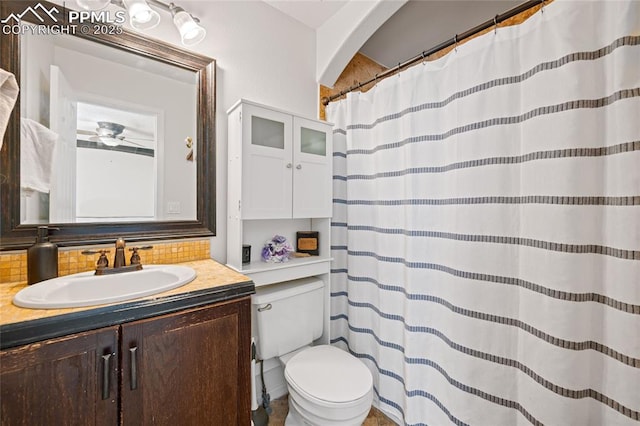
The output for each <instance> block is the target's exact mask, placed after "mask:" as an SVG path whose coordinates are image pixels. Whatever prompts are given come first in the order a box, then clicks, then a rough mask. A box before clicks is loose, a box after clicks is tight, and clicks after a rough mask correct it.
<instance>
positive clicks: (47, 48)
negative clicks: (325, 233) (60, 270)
mask: <svg viewBox="0 0 640 426" xmlns="http://www.w3.org/2000/svg"><path fill="white" fill-rule="evenodd" d="M29 7H32V8H36V7H39V8H41V9H42V10H45V9H46V10H49V11H52V10H53V9H54V8H55V9H56V11H57V12H58V13H57V14H54V15H53V16H49V17H47V16H46V15H45V14H44V13H40V15H42V16H44V17H45V20H46V22H44V23H43V22H41V20H42V18H41V17H40V16H38V17H37V18H36V17H35V14H33V13H28V12H27V11H28V8H29ZM34 10H36V9H34ZM25 12H27V13H25ZM12 14H13V15H12ZM18 15H20V16H22V19H21V20H20V21H17V20H16V22H19V25H17V24H16V25H15V26H14V29H13V30H11V31H5V30H3V31H2V34H1V35H0V55H1V57H2V68H3V69H5V70H6V71H9V72H11V73H13V74H14V75H15V76H16V80H17V82H18V85H19V86H20V95H19V98H18V101H17V102H16V105H15V107H14V109H13V112H12V114H11V116H10V120H9V124H8V127H7V130H6V132H5V136H4V140H3V144H2V148H1V149H0V210H1V213H2V216H1V219H0V250H11V249H21V248H26V247H28V246H29V245H31V244H32V243H33V242H34V240H35V237H36V230H37V227H38V226H39V225H43V224H46V225H50V226H51V227H54V228H57V229H56V230H55V231H53V232H52V234H51V240H52V241H54V242H56V243H57V244H59V245H61V246H71V245H84V244H97V243H105V242H112V241H114V240H115V239H116V238H118V237H123V238H125V239H126V240H129V241H145V240H154V239H170V238H183V237H203V236H212V235H215V205H214V204H215V60H213V59H211V58H207V57H204V56H201V55H198V54H195V53H192V52H189V51H185V50H182V49H180V48H178V47H175V46H173V45H170V44H167V43H164V42H160V41H157V40H154V39H149V38H146V37H145V36H143V35H141V34H139V33H136V32H133V31H128V30H126V29H120V31H118V33H113V34H104V31H102V32H101V31H92V29H93V28H92V27H91V26H89V27H88V28H89V29H88V30H87V29H86V28H85V29H84V30H82V31H80V28H79V27H77V26H76V28H75V31H69V32H68V33H64V32H63V33H61V32H60V31H47V30H42V28H43V27H45V28H53V27H54V26H57V27H58V28H60V27H64V26H65V25H72V24H74V23H72V22H69V10H68V9H65V8H64V7H62V6H59V5H55V4H52V3H48V2H26V1H3V2H1V3H0V18H2V20H6V19H8V18H9V17H11V16H18ZM8 22H10V21H8ZM4 25H7V24H6V23H5V24H4ZM26 26H29V27H26ZM29 28H34V30H31V29H29ZM95 28H100V27H95ZM36 29H37V31H36Z"/></svg>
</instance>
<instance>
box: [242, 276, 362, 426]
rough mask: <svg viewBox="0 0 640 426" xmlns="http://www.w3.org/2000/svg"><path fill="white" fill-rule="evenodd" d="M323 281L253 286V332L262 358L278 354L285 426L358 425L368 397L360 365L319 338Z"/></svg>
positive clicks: (348, 355)
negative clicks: (285, 404) (285, 397)
mask: <svg viewBox="0 0 640 426" xmlns="http://www.w3.org/2000/svg"><path fill="white" fill-rule="evenodd" d="M324 301H325V291H324V282H323V281H322V280H320V279H317V278H305V279H300V280H294V281H288V282H284V283H279V284H273V285H269V286H265V287H259V288H257V289H256V294H254V295H253V296H252V305H253V310H252V313H253V324H254V330H255V331H254V333H255V336H254V337H255V338H256V343H257V345H256V346H257V348H258V355H259V357H260V358H261V359H269V358H275V357H277V358H279V359H280V361H281V362H282V364H283V365H284V376H285V380H286V383H287V389H288V391H289V413H288V415H287V418H286V420H285V425H286V426H303V425H304V426H334V425H335V426H338V425H340V426H360V425H362V423H363V422H364V420H365V419H366V417H367V415H368V413H369V410H370V409H371V403H372V401H373V378H372V376H371V372H370V371H369V369H368V368H367V366H366V365H364V363H363V362H362V361H361V360H359V359H358V358H356V357H354V356H353V355H351V354H350V353H348V352H346V351H343V350H341V349H338V348H336V347H333V346H329V345H316V346H310V345H311V344H312V343H313V342H314V341H317V340H318V339H319V338H320V337H321V336H322V330H323V323H324Z"/></svg>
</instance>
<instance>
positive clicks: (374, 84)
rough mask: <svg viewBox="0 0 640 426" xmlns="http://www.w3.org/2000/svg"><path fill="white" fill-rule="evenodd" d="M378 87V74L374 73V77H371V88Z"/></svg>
mask: <svg viewBox="0 0 640 426" xmlns="http://www.w3.org/2000/svg"><path fill="white" fill-rule="evenodd" d="M377 85H378V73H376V75H374V76H373V86H374V87H375V86H377Z"/></svg>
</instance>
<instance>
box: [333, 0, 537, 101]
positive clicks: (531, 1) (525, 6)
mask: <svg viewBox="0 0 640 426" xmlns="http://www.w3.org/2000/svg"><path fill="white" fill-rule="evenodd" d="M545 1H546V0H528V1H526V2H524V3H522V4H520V5H518V6H516V7H514V8H512V9H509V10H507V11H506V12H504V13H501V14H498V15H496V16H495V17H494V18H493V19H490V20H488V21H486V22H484V23H482V24H480V25H478V26H476V27H474V28H471V29H470V30H467V31H465V32H463V33H462V34H456V35H455V36H454V37H453V38H451V39H449V40H447V41H444V42H442V43H440V44H438V45H437V46H434V47H432V48H431V49H429V50H425V51H423V52H422V53H420V54H419V55H417V56H414V57H413V58H411V59H409V60H407V61H405V62H401V63H399V64H398V66H396V67H393V68H390V69H388V70H386V71H384V72H382V73H380V74H376V75H375V76H374V77H373V78H370V79H369V80H367V81H365V82H364V83H362V82H360V83H358V84H354V85H353V86H350V87H349V88H347V89H346V90H342V91H340V93H337V94H335V95H331V96H329V97H326V96H325V97H323V98H322V104H323V105H324V106H327V105H329V102H333V101H335V100H336V99H338V98H340V97H342V96H344V95H346V94H347V93H350V92H353V91H354V90H356V89H359V88H361V87H363V86H366V85H367V84H369V83H373V82H377V81H378V80H381V79H383V78H386V77H389V76H391V75H394V74H396V73H397V72H400V70H402V69H403V68H407V67H408V66H410V65H413V64H415V63H418V62H420V61H423V60H424V59H425V58H426V57H427V56H430V55H433V54H434V53H436V52H439V51H440V50H442V49H446V48H447V47H449V46H453V45H456V44H458V42H460V41H462V40H464V39H466V38H468V37H471V36H472V35H475V34H478V33H479V32H481V31H484V30H486V29H488V28H491V27H493V26H497V25H498V24H499V23H501V22H503V21H506V20H507V19H509V18H513V17H514V16H516V15H518V14H520V13H522V12H524V11H525V10H529V9H531V8H532V7H535V6H537V5H539V4H543V3H544V2H545Z"/></svg>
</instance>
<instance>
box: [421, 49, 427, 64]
mask: <svg viewBox="0 0 640 426" xmlns="http://www.w3.org/2000/svg"><path fill="white" fill-rule="evenodd" d="M425 53H427V52H425V51H424V50H423V51H422V65H426V61H425V59H426V57H427V55H425Z"/></svg>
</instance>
